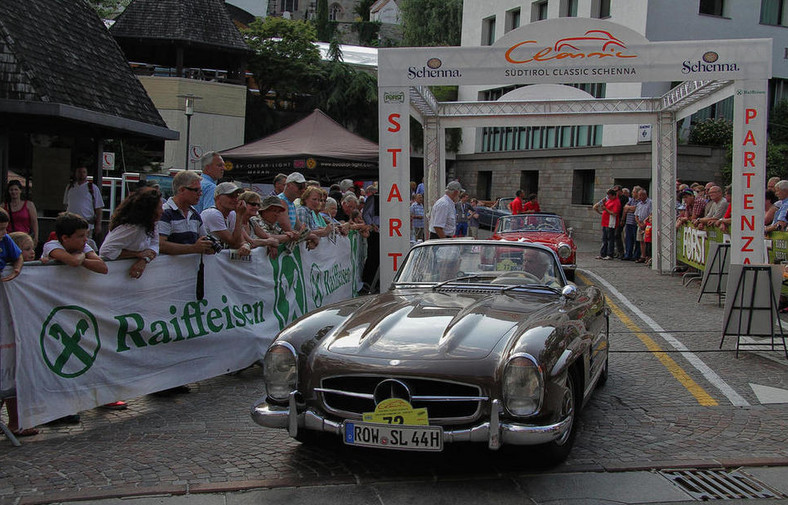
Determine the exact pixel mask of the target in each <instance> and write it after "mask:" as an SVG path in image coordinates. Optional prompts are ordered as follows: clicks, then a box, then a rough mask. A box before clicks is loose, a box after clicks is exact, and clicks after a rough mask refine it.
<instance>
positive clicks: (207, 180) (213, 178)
mask: <svg viewBox="0 0 788 505" xmlns="http://www.w3.org/2000/svg"><path fill="white" fill-rule="evenodd" d="M200 167H201V170H202V182H200V188H202V196H201V197H200V201H199V202H197V205H195V206H194V207H195V208H196V209H197V212H202V211H204V210H205V209H207V208H208V207H213V193H214V191H215V190H216V183H217V182H218V181H219V179H221V178H222V176H223V175H224V160H223V159H222V157H221V156H219V154H218V153H216V152H215V151H210V152H207V153H205V154H204V155H203V157H202V158H200Z"/></svg>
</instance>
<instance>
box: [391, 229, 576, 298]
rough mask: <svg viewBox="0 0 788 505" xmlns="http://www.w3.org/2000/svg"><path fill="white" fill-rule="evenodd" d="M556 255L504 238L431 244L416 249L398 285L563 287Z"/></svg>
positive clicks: (398, 279) (401, 273)
mask: <svg viewBox="0 0 788 505" xmlns="http://www.w3.org/2000/svg"><path fill="white" fill-rule="evenodd" d="M560 272H561V270H560V267H559V266H558V265H557V263H556V259H555V254H554V253H553V252H552V251H550V250H548V249H545V248H541V247H536V246H533V245H529V244H521V243H516V244H513V243H512V242H504V241H490V242H484V243H479V242H468V243H464V242H462V241H456V242H452V243H440V244H435V245H431V244H429V243H427V244H424V245H423V246H419V247H416V248H414V249H413V250H412V251H411V252H410V254H409V255H408V258H407V260H406V261H405V264H403V265H402V268H401V269H400V271H399V274H398V276H397V278H396V280H395V282H396V283H398V284H408V283H446V282H447V281H449V282H451V281H452V280H454V279H456V280H458V281H462V282H469V283H487V284H503V285H507V286H513V285H515V286H516V285H545V286H549V287H551V288H558V289H560V288H561V287H562V286H563V278H562V276H561V273H560Z"/></svg>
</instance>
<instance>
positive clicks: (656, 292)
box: [0, 247, 788, 503]
mask: <svg viewBox="0 0 788 505" xmlns="http://www.w3.org/2000/svg"><path fill="white" fill-rule="evenodd" d="M592 249H593V247H589V248H588V250H587V251H584V252H581V254H580V259H579V264H580V267H581V269H582V271H581V272H580V274H581V275H580V276H579V281H580V282H586V281H587V282H594V283H596V284H598V285H601V286H602V287H603V289H605V290H606V291H607V292H608V296H609V300H610V302H611V307H612V309H613V313H614V314H613V317H611V331H612V334H611V355H610V378H609V380H608V383H607V385H605V386H604V387H603V388H601V389H599V390H597V392H596V393H595V396H594V398H593V399H592V401H591V402H590V403H589V404H588V405H587V406H586V408H585V410H584V411H583V413H582V416H581V418H580V420H579V425H578V428H579V431H578V435H577V438H576V442H575V447H574V450H573V451H572V453H571V455H570V456H569V458H568V459H567V461H566V462H565V463H563V464H562V465H561V466H559V467H558V468H555V469H552V470H550V471H549V473H550V474H553V473H555V472H562V473H568V472H572V473H575V472H622V471H632V470H651V469H671V468H690V469H694V468H718V467H726V468H737V467H740V466H749V467H751V466H781V467H788V360H786V359H785V357H784V355H783V354H782V353H781V352H772V351H762V350H761V351H758V352H750V351H743V352H741V353H740V354H739V357H738V358H737V357H736V356H735V350H734V347H735V342H734V340H733V339H731V338H728V339H726V340H725V341H724V345H723V349H722V350H720V349H719V343H720V329H721V320H722V317H723V309H722V308H720V307H718V306H717V299H716V297H712V296H709V295H704V297H703V298H702V299H701V301H700V303H698V301H697V300H698V283H697V282H695V283H691V284H690V286H689V287H684V286H683V285H682V279H681V277H679V276H661V275H659V274H657V273H656V272H654V271H651V270H649V269H648V268H647V267H645V266H643V265H640V264H635V263H631V262H620V261H601V260H595V259H593V258H594V256H595V252H592ZM261 372H262V371H261V369H260V368H257V367H255V368H252V369H248V370H246V371H244V372H242V373H241V374H239V375H235V376H221V377H216V378H214V379H211V380H206V381H202V382H199V383H196V384H192V385H191V386H192V392H191V393H190V394H188V395H181V396H175V397H171V398H160V397H154V396H146V397H142V398H137V399H129V400H128V404H129V408H128V410H126V411H107V410H101V409H94V410H91V411H88V412H83V413H82V421H81V422H80V424H77V425H65V426H44V427H42V428H41V431H42V433H41V434H40V435H37V436H35V437H29V438H25V439H23V440H22V444H23V445H22V447H18V448H14V447H12V446H11V444H10V443H9V442H8V441H7V440H5V439H3V438H0V503H19V502H23V503H50V502H62V501H67V500H76V499H98V498H101V497H112V496H132V495H140V494H168V493H170V494H184V493H190V494H192V496H197V493H207V492H221V491H234V490H243V489H254V488H261V487H265V488H282V489H285V488H290V487H292V486H315V485H324V484H331V485H347V486H350V489H354V486H363V485H366V484H371V483H386V482H400V481H424V480H425V479H426V480H427V481H444V480H447V481H452V482H465V481H468V480H480V479H481V480H484V479H493V478H500V477H501V476H502V475H515V476H516V475H525V474H528V475H533V474H537V475H540V474H544V472H545V471H544V470H543V469H541V468H539V466H538V462H537V461H534V458H532V457H531V453H530V452H529V451H528V450H527V449H517V450H507V451H499V452H489V451H487V450H486V448H484V447H476V446H467V445H456V446H452V445H451V444H449V445H448V446H447V447H446V450H445V451H444V452H443V453H440V454H421V453H418V454H414V453H400V452H393V451H376V450H363V449H361V450H360V449H357V448H354V449H351V448H347V447H345V446H343V445H341V444H339V443H337V444H334V445H329V446H324V447H306V446H302V445H301V444H299V443H298V442H296V441H294V440H292V439H290V438H289V437H288V436H287V435H286V434H285V432H284V431H277V430H266V429H263V428H261V427H259V426H257V425H255V424H254V423H253V422H252V421H251V419H250V417H249V408H250V406H251V405H252V403H253V402H254V401H255V400H256V399H257V398H259V397H260V396H261V395H262V384H261V383H262V373H261ZM3 415H5V414H4V413H3ZM359 489H360V488H359Z"/></svg>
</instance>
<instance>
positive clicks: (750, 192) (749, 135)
mask: <svg viewBox="0 0 788 505" xmlns="http://www.w3.org/2000/svg"><path fill="white" fill-rule="evenodd" d="M734 86H735V92H734V99H733V174H732V183H733V187H732V189H731V191H732V193H733V194H732V195H731V199H732V200H733V201H732V202H730V203H731V205H733V208H732V212H731V264H736V265H749V264H760V263H764V262H766V246H765V242H764V240H763V216H764V213H765V210H764V207H763V192H764V191H765V188H766V182H765V181H766V120H767V115H768V111H767V104H768V100H767V93H766V89H767V81H766V80H758V81H756V80H752V81H736V82H735V84H734Z"/></svg>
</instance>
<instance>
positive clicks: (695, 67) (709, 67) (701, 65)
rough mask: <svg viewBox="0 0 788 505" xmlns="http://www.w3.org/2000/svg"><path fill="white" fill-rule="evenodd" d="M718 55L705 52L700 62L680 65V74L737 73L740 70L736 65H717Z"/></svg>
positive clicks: (687, 62) (687, 61) (686, 62)
mask: <svg viewBox="0 0 788 505" xmlns="http://www.w3.org/2000/svg"><path fill="white" fill-rule="evenodd" d="M719 59H720V55H719V54H717V53H715V52H714V51H706V52H705V53H703V56H702V57H701V59H700V60H696V61H690V60H686V61H685V62H684V63H682V64H681V73H682V74H689V73H691V72H703V73H706V72H739V71H741V68H739V65H737V64H736V63H719Z"/></svg>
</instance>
